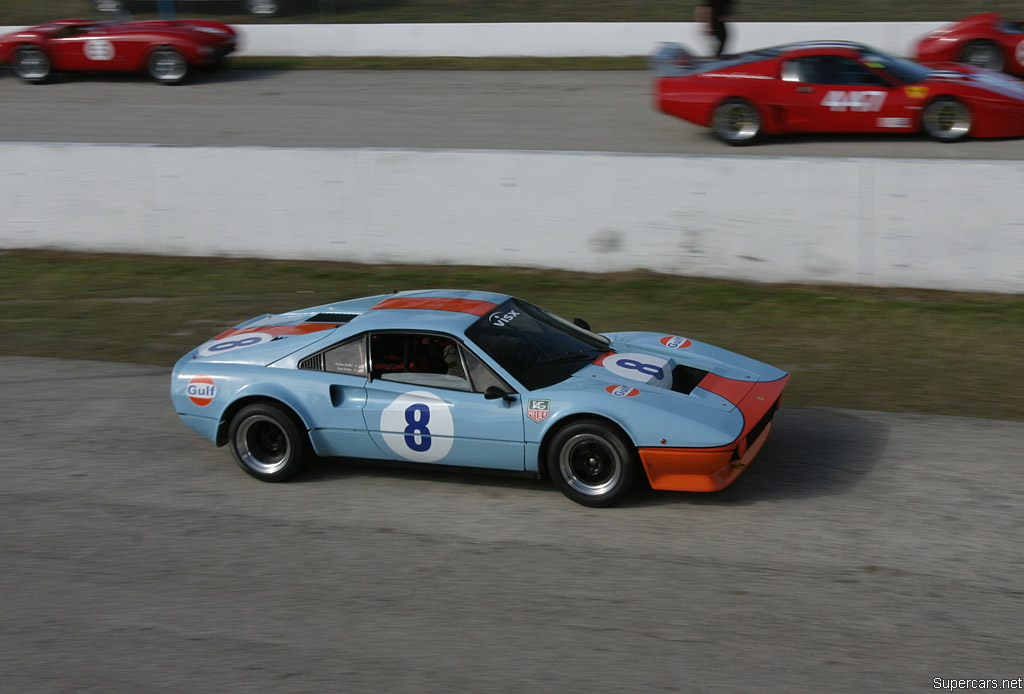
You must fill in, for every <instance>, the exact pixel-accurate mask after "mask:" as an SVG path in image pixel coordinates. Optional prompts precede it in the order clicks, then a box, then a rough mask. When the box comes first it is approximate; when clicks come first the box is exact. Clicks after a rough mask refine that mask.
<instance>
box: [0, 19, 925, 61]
mask: <svg viewBox="0 0 1024 694" xmlns="http://www.w3.org/2000/svg"><path fill="white" fill-rule="evenodd" d="M938 26H941V23H940V22H850V23H828V22H737V23H735V24H732V25H731V31H732V34H731V37H730V43H729V50H730V51H745V50H750V49H753V48H763V47H765V46H772V45H775V44H779V43H788V42H791V41H805V40H817V39H844V40H849V41H859V42H862V43H867V44H869V45H871V46H874V47H876V48H879V49H881V50H883V51H888V52H890V53H893V54H895V55H910V54H911V53H912V48H911V46H912V44H913V42H914V41H915V40H916V39H918V38H920V37H921V36H923V35H924V34H926V33H928V32H929V31H931V30H932V29H934V28H936V27H938ZM18 28H20V27H0V34H2V33H7V32H8V31H14V30H15V29H18ZM237 28H238V29H239V31H240V32H241V37H242V41H241V46H240V49H239V51H238V53H237V55H259V56H342V57H352V56H402V57H427V56H461V57H484V56H540V57H563V56H627V55H648V54H649V53H650V52H651V50H652V49H653V47H654V45H655V44H657V43H660V42H662V41H675V42H679V43H683V44H686V45H687V46H689V47H690V48H691V50H693V51H694V52H696V53H704V52H707V51H708V50H710V44H709V42H708V40H707V37H705V36H704V35H703V34H702V33H701V31H700V30H701V27H700V25H698V24H694V23H690V22H679V23H661V22H629V23H611V22H607V23H600V22H565V23H562V22H554V23H545V24H514V23H509V24H308V25H306V24H244V25H239V26H238V27H237Z"/></svg>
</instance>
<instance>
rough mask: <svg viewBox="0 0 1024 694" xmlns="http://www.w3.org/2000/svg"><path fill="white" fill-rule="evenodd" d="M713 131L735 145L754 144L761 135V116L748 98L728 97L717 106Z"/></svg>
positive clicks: (712, 121) (723, 139) (713, 115)
mask: <svg viewBox="0 0 1024 694" xmlns="http://www.w3.org/2000/svg"><path fill="white" fill-rule="evenodd" d="M711 132H713V133H714V134H715V137H717V138H718V139H719V140H721V141H722V142H725V143H726V144H729V145H733V146H734V147H739V146H742V145H749V144H753V143H754V142H756V141H757V139H758V138H759V137H760V136H761V116H760V114H759V113H758V112H757V109H756V108H754V105H753V104H752V103H750V102H749V101H747V100H746V99H739V98H736V99H726V100H725V101H723V102H722V103H720V104H719V105H718V106H716V107H715V112H714V114H712V116H711Z"/></svg>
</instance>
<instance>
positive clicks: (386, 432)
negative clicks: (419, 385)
mask: <svg viewBox="0 0 1024 694" xmlns="http://www.w3.org/2000/svg"><path fill="white" fill-rule="evenodd" d="M380 433H381V436H382V437H383V438H384V443H386V444H387V445H388V448H390V449H391V450H393V451H394V452H395V453H397V454H398V455H400V456H402V457H403V458H405V459H406V460H413V461H415V462H417V463H434V462H437V461H438V460H442V459H443V458H444V457H445V456H446V455H448V452H449V451H451V449H452V444H453V443H454V439H453V438H452V437H453V436H454V435H455V422H454V421H453V420H452V413H451V410H450V409H449V407H448V403H446V402H445V401H444V400H442V399H441V398H439V397H437V396H436V395H434V394H432V393H428V392H426V391H422V390H414V391H412V392H409V393H403V394H402V395H399V396H398V397H397V398H395V400H394V401H393V402H392V403H391V404H390V405H388V406H387V407H385V408H384V410H383V411H382V412H381V413H380Z"/></svg>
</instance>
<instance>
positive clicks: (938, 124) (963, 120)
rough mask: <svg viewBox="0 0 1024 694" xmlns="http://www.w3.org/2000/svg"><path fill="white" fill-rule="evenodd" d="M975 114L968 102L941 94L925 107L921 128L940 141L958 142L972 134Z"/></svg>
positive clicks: (926, 133)
mask: <svg viewBox="0 0 1024 694" xmlns="http://www.w3.org/2000/svg"><path fill="white" fill-rule="evenodd" d="M973 125H974V116H973V115H972V114H971V109H969V108H968V107H967V104H965V103H964V102H962V101H960V99H957V98H955V97H952V96H940V97H939V98H938V99H935V100H934V101H932V102H931V103H930V104H928V105H927V106H925V107H924V111H923V112H922V113H921V130H922V131H923V132H924V134H925V135H927V136H928V137H930V138H931V139H933V140H937V141H939V142H958V141H960V140H963V139H965V138H966V137H968V136H969V135H970V134H971V127H972V126H973Z"/></svg>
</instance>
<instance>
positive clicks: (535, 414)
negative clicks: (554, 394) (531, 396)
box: [526, 400, 551, 422]
mask: <svg viewBox="0 0 1024 694" xmlns="http://www.w3.org/2000/svg"><path fill="white" fill-rule="evenodd" d="M550 411H551V401H550V400H530V402H529V404H528V405H527V408H526V416H527V417H529V418H530V419H532V420H533V421H535V422H539V421H541V420H542V419H545V418H546V417H547V416H548V413H549V412H550Z"/></svg>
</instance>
